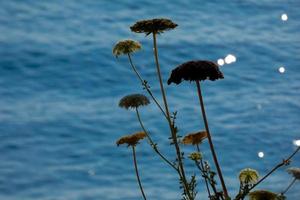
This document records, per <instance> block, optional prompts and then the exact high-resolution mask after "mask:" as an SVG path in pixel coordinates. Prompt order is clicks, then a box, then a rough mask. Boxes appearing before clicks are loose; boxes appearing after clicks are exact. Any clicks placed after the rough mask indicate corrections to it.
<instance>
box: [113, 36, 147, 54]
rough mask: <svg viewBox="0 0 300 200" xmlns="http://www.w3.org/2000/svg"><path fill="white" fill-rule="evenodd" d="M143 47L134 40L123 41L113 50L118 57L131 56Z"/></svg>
mask: <svg viewBox="0 0 300 200" xmlns="http://www.w3.org/2000/svg"><path fill="white" fill-rule="evenodd" d="M141 48H142V45H141V44H140V43H139V42H137V41H134V40H121V41H119V42H118V43H117V44H116V45H115V46H114V48H113V54H114V55H115V56H116V57H118V56H119V55H122V54H129V53H133V52H135V51H138V50H140V49H141Z"/></svg>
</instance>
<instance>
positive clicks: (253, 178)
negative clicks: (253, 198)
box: [239, 168, 259, 184]
mask: <svg viewBox="0 0 300 200" xmlns="http://www.w3.org/2000/svg"><path fill="white" fill-rule="evenodd" d="M258 178H259V175H258V172H257V171H256V170H254V169H250V168H246V169H243V170H241V172H240V175H239V179H240V182H242V183H252V184H254V183H256V182H257V181H258Z"/></svg>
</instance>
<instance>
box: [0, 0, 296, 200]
mask: <svg viewBox="0 0 300 200" xmlns="http://www.w3.org/2000/svg"><path fill="white" fill-rule="evenodd" d="M299 8H300V2H299V1H298V0H285V1H284V0H272V1H271V0H232V1H229V0H228V1H227V0H225V1H217V0H210V1H196V0H194V1H192V0H190V1H179V0H173V1H149V0H139V1H138V0H132V1H129V0H128V1H125V0H123V1H121V0H114V1H108V0H107V1H105V0H102V1H96V0H94V1H92V0H87V1H59V0H52V1H34V0H23V1H21V0H20V1H17V0H6V1H5V0H1V1H0V153H1V155H0V199H1V200H2V199H3V200H19V199H24V200H32V199H43V200H70V199H72V200H94V199H104V200H118V199H122V200H137V199H141V196H140V193H139V190H138V186H137V183H136V179H135V176H134V170H133V165H132V157H131V152H130V149H127V148H125V147H117V146H116V145H115V141H116V140H117V139H118V138H119V137H121V136H122V135H124V134H129V133H132V132H135V131H139V130H140V128H139V125H138V123H137V121H136V117H135V114H134V112H130V111H126V110H123V109H120V108H118V106H117V105H118V101H119V99H120V98H121V97H122V96H124V95H127V94H130V93H137V92H143V91H142V90H141V86H140V85H139V84H138V80H137V78H136V77H135V76H134V74H133V72H132V71H131V70H130V67H129V64H128V61H127V59H126V58H125V57H120V58H119V59H118V60H116V59H115V58H114V57H113V55H112V53H111V52H112V47H113V45H114V44H115V43H116V42H117V41H118V40H121V39H126V38H133V39H135V40H139V41H140V42H141V43H142V45H143V51H141V52H139V53H137V54H135V55H134V56H133V59H134V62H135V63H136V64H137V66H138V68H139V70H140V71H141V73H142V75H143V76H144V78H145V79H147V80H148V81H149V83H150V85H151V87H152V90H153V91H154V93H155V95H156V96H157V97H158V98H159V99H160V93H159V86H158V83H157V77H156V75H155V67H154V59H153V56H152V54H151V53H152V41H151V37H145V36H144V35H141V34H134V33H131V32H130V30H129V28H128V27H129V26H130V25H132V24H133V23H134V22H135V21H137V20H139V19H144V18H153V17H168V18H171V19H172V20H173V21H174V22H176V23H177V24H179V26H178V27H177V28H176V29H175V30H173V31H169V32H166V33H164V34H162V35H160V36H159V37H158V46H159V53H160V62H161V66H162V74H163V78H164V80H165V81H166V79H167V77H168V75H169V73H170V71H171V69H172V68H173V67H175V66H176V65H178V64H180V63H182V62H185V61H188V60H191V59H209V60H214V61H216V60H217V59H219V58H224V57H225V56H226V55H227V54H233V55H235V56H236V58H237V61H236V62H235V63H233V64H229V65H224V66H222V67H221V70H222V71H223V73H224V76H225V79H224V80H220V81H216V82H209V81H207V82H205V83H204V84H203V93H204V99H205V103H206V109H207V115H208V120H209V123H210V126H211V131H212V134H213V140H214V143H215V146H216V150H217V153H218V157H219V160H220V163H221V166H222V170H223V172H224V176H225V181H226V183H227V185H228V187H229V191H230V194H231V195H232V196H233V195H234V194H236V192H237V189H238V179H237V174H238V172H239V171H240V170H241V169H243V168H245V167H251V168H255V169H257V170H258V171H259V173H260V174H261V175H263V174H265V173H266V172H268V170H269V169H271V168H272V167H273V166H274V165H275V164H277V162H279V161H281V160H282V158H284V157H285V156H286V155H288V154H289V153H290V152H292V151H293V150H295V148H296V147H295V146H294V145H293V140H295V139H300V132H299V130H300V68H299V67H300V65H299V63H300V57H299V53H300V37H299V33H300V12H299ZM283 13H287V14H288V17H289V18H288V20H287V21H282V20H281V19H280V16H281V14H283ZM280 66H284V67H285V70H286V71H285V73H283V74H280V73H279V72H278V68H279V67H280ZM166 90H167V95H168V99H169V103H170V108H171V110H172V111H174V110H177V111H178V119H177V123H178V126H179V129H180V134H181V135H184V134H185V133H186V132H192V131H197V130H200V129H203V122H202V121H201V118H200V116H201V115H200V112H199V111H200V110H199V104H198V102H197V96H196V93H195V91H196V90H195V85H194V84H189V83H184V84H181V85H179V86H174V85H171V86H166ZM141 113H142V118H143V120H144V122H145V126H146V127H147V128H148V129H149V130H150V131H151V133H152V135H153V138H154V140H155V141H156V142H158V143H159V147H160V148H161V150H162V151H163V153H165V154H166V155H167V156H168V157H170V158H174V151H173V147H171V146H169V145H168V142H169V141H168V139H167V138H168V137H169V132H168V127H167V124H166V123H165V120H164V119H163V117H162V116H161V115H160V113H159V111H158V109H157V108H156V107H155V105H154V104H153V103H152V104H151V105H150V106H148V107H145V108H142V110H141ZM201 148H202V150H203V152H204V155H205V156H206V157H207V158H210V152H209V148H208V145H207V143H204V144H203V145H202V147H201ZM184 150H185V152H186V153H189V152H191V151H192V150H193V149H192V148H190V147H184ZM137 151H138V162H139V167H140V173H141V174H142V175H141V178H142V181H143V184H144V187H145V192H146V194H147V196H148V197H149V199H166V200H174V199H179V197H180V191H179V190H178V180H177V175H176V174H175V173H173V172H172V170H171V169H169V168H168V167H167V166H166V165H165V164H163V163H161V162H160V160H159V158H158V157H157V156H155V155H153V153H152V151H151V149H150V148H149V147H148V145H147V144H146V143H145V142H144V143H142V144H140V145H139V146H138V147H137ZM260 151H262V152H264V155H265V156H264V158H259V157H258V156H257V153H258V152H260ZM185 162H186V166H187V172H188V174H189V175H191V174H192V173H193V172H196V173H197V171H195V168H193V166H192V163H191V162H189V161H188V160H186V161H185ZM291 166H298V167H299V166H300V155H299V154H298V155H297V156H296V157H295V158H294V162H293V163H292V164H291ZM285 170H286V167H285V168H282V169H280V170H279V171H278V172H277V173H275V174H274V175H273V176H272V177H270V179H268V180H267V181H266V182H265V183H264V184H262V185H261V186H260V188H261V189H270V190H272V191H274V192H280V191H282V190H283V189H284V188H285V187H286V186H287V184H288V183H289V182H290V181H291V180H292V178H291V176H290V175H289V174H287V173H286V171H285ZM199 179H200V178H199ZM198 189H199V195H200V196H203V197H202V198H199V199H205V197H204V196H205V190H204V185H203V183H202V182H200V183H199V188H198ZM299 189H300V184H299V181H298V183H297V184H295V186H294V187H293V188H291V190H290V191H289V192H288V193H287V197H288V199H289V200H297V199H299V196H300V195H299V194H300V193H299V191H300V190H299Z"/></svg>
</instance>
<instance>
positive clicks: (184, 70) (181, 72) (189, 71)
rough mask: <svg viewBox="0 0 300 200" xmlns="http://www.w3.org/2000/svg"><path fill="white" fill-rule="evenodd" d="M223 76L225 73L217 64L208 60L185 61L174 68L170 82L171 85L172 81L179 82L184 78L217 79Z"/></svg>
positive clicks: (188, 79)
mask: <svg viewBox="0 0 300 200" xmlns="http://www.w3.org/2000/svg"><path fill="white" fill-rule="evenodd" d="M223 78H224V76H223V73H222V72H221V71H220V70H219V67H218V65H217V64H215V63H214V62H211V61H207V60H196V61H189V62H186V63H183V64H181V65H179V66H177V67H176V68H175V69H173V70H172V73H171V76H170V78H169V80H168V84H169V85H170V84H171V83H172V82H173V83H176V84H179V83H181V81H182V79H183V80H186V81H204V80H206V79H209V80H211V81H215V80H217V79H223Z"/></svg>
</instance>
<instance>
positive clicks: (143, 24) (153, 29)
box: [130, 18, 178, 35]
mask: <svg viewBox="0 0 300 200" xmlns="http://www.w3.org/2000/svg"><path fill="white" fill-rule="evenodd" d="M176 26H178V25H177V24H175V23H174V22H172V21H171V20H170V19H164V18H160V19H148V20H141V21H137V22H136V23H135V24H134V25H133V26H131V27H130V29H131V31H133V32H136V33H146V35H149V34H150V33H163V32H164V31H167V30H171V29H174V28H175V27H176Z"/></svg>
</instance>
